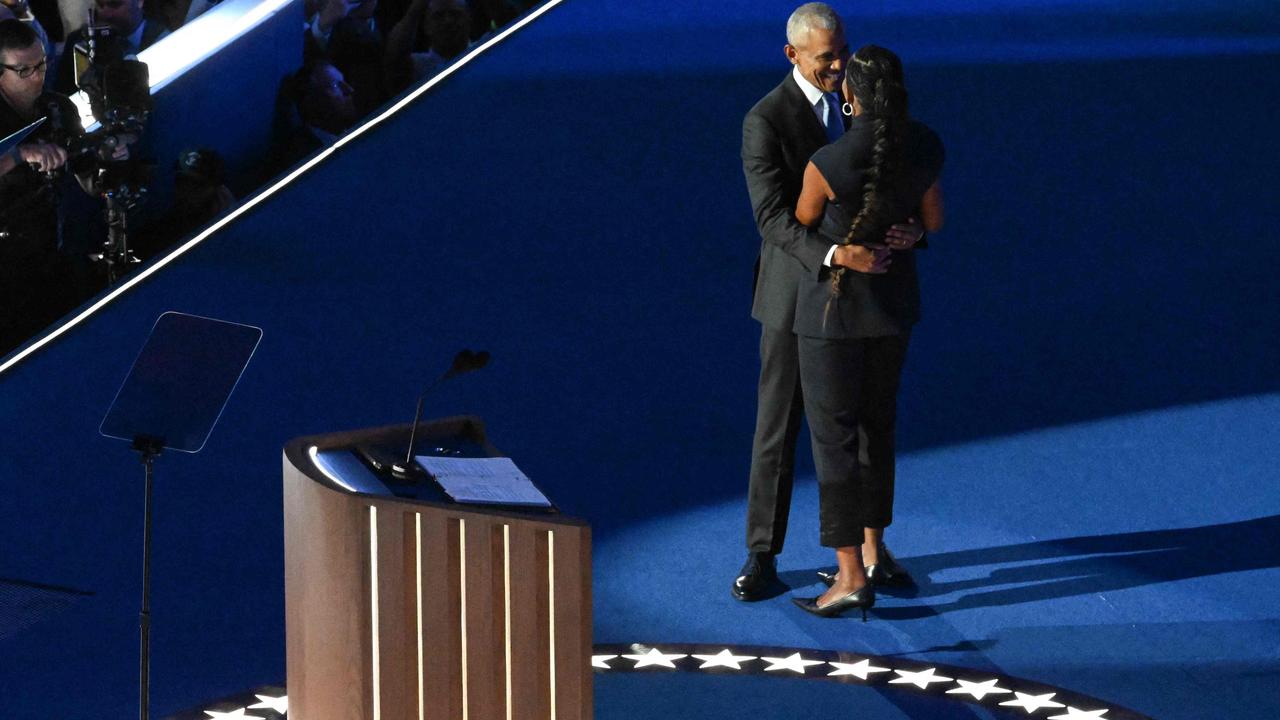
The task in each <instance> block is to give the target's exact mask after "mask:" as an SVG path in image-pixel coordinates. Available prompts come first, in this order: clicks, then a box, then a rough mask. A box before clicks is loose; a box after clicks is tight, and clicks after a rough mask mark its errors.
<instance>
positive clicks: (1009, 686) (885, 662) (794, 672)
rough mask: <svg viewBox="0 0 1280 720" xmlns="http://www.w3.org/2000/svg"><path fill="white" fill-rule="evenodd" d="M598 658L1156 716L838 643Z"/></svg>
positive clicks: (1044, 708) (621, 669) (632, 648)
mask: <svg viewBox="0 0 1280 720" xmlns="http://www.w3.org/2000/svg"><path fill="white" fill-rule="evenodd" d="M591 666H592V668H593V669H594V670H595V672H596V673H598V674H604V673H610V674H611V673H627V672H641V673H644V672H693V673H706V674H711V675H726V674H729V675H770V676H775V677H777V676H783V677H794V678H803V679H805V680H825V681H828V682H839V683H847V684H851V685H871V686H876V687H881V686H883V687H891V688H893V689H896V690H907V691H911V692H916V693H921V694H924V695H932V696H935V697H938V698H942V699H945V700H956V701H959V702H966V703H972V704H974V705H981V706H983V707H984V708H987V709H988V710H994V711H997V712H1006V713H1013V715H1014V716H1016V717H1027V716H1034V717H1037V718H1045V719H1046V720H1151V718H1149V717H1147V716H1146V715H1143V714H1141V713H1137V712H1134V711H1133V710H1129V709H1127V708H1123V707H1120V706H1118V705H1116V704H1114V703H1109V702H1105V701H1103V700H1099V699H1098V698H1094V697H1089V696H1088V695H1082V694H1080V693H1077V692H1072V691H1070V690H1065V689H1063V688H1058V687H1053V686H1052V685H1045V684H1043V683H1038V682H1033V681H1031V680H1023V679H1022V678H1016V677H1011V676H1009V675H1001V674H998V673H992V672H981V671H977V670H973V669H970V668H963V667H956V666H953V665H939V664H937V663H923V662H915V661H911V660H902V659H900V658H896V657H895V658H888V657H884V656H880V655H860V654H856V653H849V652H839V651H832V650H811V649H803V648H781V647H763V646H755V645H752V646H747V645H681V644H675V643H658V644H655V645H647V644H644V643H631V644H615V645H596V646H595V648H594V650H593V654H592V656H591Z"/></svg>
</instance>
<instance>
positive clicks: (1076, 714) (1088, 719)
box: [1049, 705, 1107, 720]
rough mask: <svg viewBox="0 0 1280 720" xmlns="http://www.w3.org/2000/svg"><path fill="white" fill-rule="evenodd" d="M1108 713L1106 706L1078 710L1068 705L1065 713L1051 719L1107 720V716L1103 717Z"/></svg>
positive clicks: (1050, 719)
mask: <svg viewBox="0 0 1280 720" xmlns="http://www.w3.org/2000/svg"><path fill="white" fill-rule="evenodd" d="M1106 714H1107V709H1106V708H1103V709H1101V710H1078V709H1076V708H1073V707H1071V706H1070V705H1068V706H1067V712H1066V714H1065V715H1054V716H1052V717H1050V718H1049V720H1106V718H1104V717H1102V716H1103V715H1106Z"/></svg>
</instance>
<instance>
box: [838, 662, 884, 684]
mask: <svg viewBox="0 0 1280 720" xmlns="http://www.w3.org/2000/svg"><path fill="white" fill-rule="evenodd" d="M827 664H828V665H830V666H831V667H833V668H835V670H832V671H831V672H829V673H827V677H836V676H838V675H853V676H854V677H857V678H859V679H861V680H866V679H867V676H868V675H870V674H871V673H878V672H889V668H882V667H876V666H874V665H872V664H871V661H870V660H859V661H858V662H856V663H842V662H829V663H827Z"/></svg>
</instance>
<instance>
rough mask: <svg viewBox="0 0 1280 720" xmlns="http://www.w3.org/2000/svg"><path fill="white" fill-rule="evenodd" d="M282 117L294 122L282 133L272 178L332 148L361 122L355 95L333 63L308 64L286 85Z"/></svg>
mask: <svg viewBox="0 0 1280 720" xmlns="http://www.w3.org/2000/svg"><path fill="white" fill-rule="evenodd" d="M283 96H284V97H285V98H286V99H291V100H292V102H287V100H286V101H285V102H282V103H281V105H282V106H283V107H281V109H280V114H281V115H292V114H293V113H294V112H296V116H294V117H293V118H290V125H291V127H289V128H288V129H287V130H285V129H282V130H279V131H278V132H279V133H280V137H281V139H280V140H279V141H277V143H276V147H275V149H274V150H273V152H272V158H271V160H270V163H269V164H270V169H269V174H270V175H275V174H277V173H280V172H282V171H284V170H287V169H288V168H290V167H292V166H293V165H294V164H295V163H297V162H298V161H299V160H302V159H303V158H305V157H307V156H308V155H310V154H312V153H314V152H315V151H317V150H319V149H321V148H325V147H328V146H330V145H332V144H334V143H335V142H337V140H338V138H339V137H341V136H342V134H343V133H345V132H346V131H347V130H349V129H350V128H351V126H352V125H353V124H355V122H356V120H358V119H360V113H359V111H358V110H357V109H356V104H355V93H354V90H352V88H351V86H350V85H348V84H347V81H346V79H345V78H343V76H342V71H341V70H338V68H336V67H334V66H333V65H332V64H331V63H329V62H327V61H324V60H318V61H314V62H311V63H308V64H306V65H304V66H303V67H302V69H301V70H299V71H298V72H296V73H294V74H293V75H292V76H290V77H289V78H288V79H287V80H286V82H285V88H284V91H283Z"/></svg>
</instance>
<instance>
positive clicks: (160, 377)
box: [99, 312, 262, 720]
mask: <svg viewBox="0 0 1280 720" xmlns="http://www.w3.org/2000/svg"><path fill="white" fill-rule="evenodd" d="M261 339H262V330H260V329H258V328H256V327H252V326H250V325H240V324H238V323H231V322H225V321H223V320H214V319H211V318H205V317H199V316H196V315H186V314H183V313H177V312H167V313H164V314H163V315H161V316H160V317H159V318H158V319H157V320H156V323H155V325H154V326H153V327H152V328H151V335H150V336H149V337H148V338H147V341H146V343H145V344H144V345H143V346H142V351H141V352H139V353H138V358H137V359H136V360H134V362H133V367H132V368H131V369H130V370H129V375H128V376H127V377H126V378H125V380H124V384H123V385H121V386H120V390H119V392H117V393H116V399H115V402H113V403H112V404H111V409H110V410H108V411H107V416H106V417H105V418H103V420H102V427H101V428H99V432H101V433H102V434H103V435H105V436H107V437H111V438H116V439H119V440H126V441H128V442H129V443H131V446H132V448H133V449H134V450H136V451H137V452H138V453H139V455H140V456H141V458H142V465H143V469H144V472H145V475H146V488H145V499H144V501H143V509H142V513H143V520H142V611H141V612H140V613H139V618H138V627H139V644H140V648H139V660H138V710H139V718H140V720H149V718H150V714H149V712H150V711H149V704H150V681H151V495H152V487H153V485H154V477H155V459H156V458H157V457H159V456H160V453H161V452H162V451H164V450H175V451H178V452H186V453H197V452H200V450H201V449H202V448H204V444H205V442H206V441H207V440H208V439H209V434H210V433H211V432H213V426H214V425H216V424H217V422H218V418H219V417H221V415H222V410H223V408H225V407H226V405H227V400H228V399H229V398H230V397H231V392H232V391H233V390H234V389H235V387H236V383H238V382H239V381H240V376H241V375H243V374H244V370H245V368H246V367H248V365H249V358H251V357H252V356H253V351H254V349H255V348H257V346H258V341H259V340H261Z"/></svg>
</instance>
